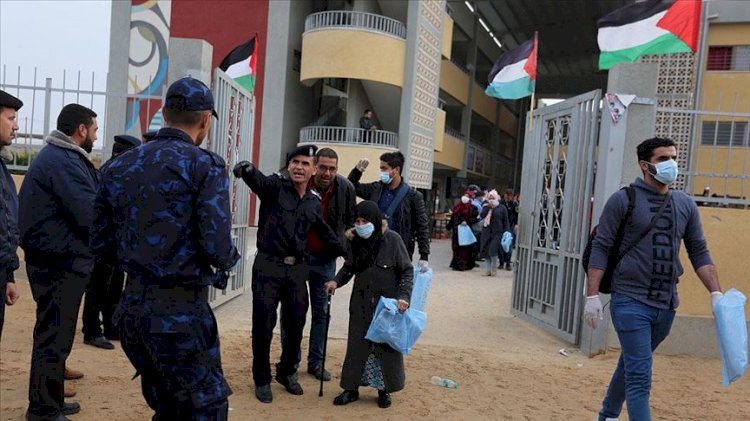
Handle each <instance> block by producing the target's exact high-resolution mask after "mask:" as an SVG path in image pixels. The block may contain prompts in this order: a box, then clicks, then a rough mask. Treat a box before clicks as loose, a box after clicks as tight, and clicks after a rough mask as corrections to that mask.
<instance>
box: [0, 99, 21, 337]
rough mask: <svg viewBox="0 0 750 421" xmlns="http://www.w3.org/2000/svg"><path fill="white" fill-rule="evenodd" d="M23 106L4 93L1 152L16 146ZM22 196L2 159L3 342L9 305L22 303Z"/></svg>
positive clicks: (0, 254) (0, 263)
mask: <svg viewBox="0 0 750 421" xmlns="http://www.w3.org/2000/svg"><path fill="white" fill-rule="evenodd" d="M22 106H23V102H21V100H20V99H18V98H16V97H14V96H13V95H11V94H9V93H7V92H5V91H0V150H2V149H4V148H5V147H7V146H9V145H10V144H11V143H13V139H14V138H15V137H16V130H18V120H17V119H18V110H19V109H20V108H21V107H22ZM17 248H18V195H17V194H16V183H14V182H13V177H11V175H10V172H8V167H6V166H5V162H4V161H3V160H2V159H0V338H2V335H3V321H4V319H5V305H6V304H7V305H9V306H12V305H13V304H15V303H16V301H18V297H19V295H18V288H16V282H15V279H14V277H13V272H14V271H15V270H16V269H18V254H16V249H17Z"/></svg>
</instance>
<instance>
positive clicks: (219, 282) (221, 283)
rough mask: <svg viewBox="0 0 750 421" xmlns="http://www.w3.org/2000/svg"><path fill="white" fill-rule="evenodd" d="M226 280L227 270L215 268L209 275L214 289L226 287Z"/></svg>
mask: <svg viewBox="0 0 750 421" xmlns="http://www.w3.org/2000/svg"><path fill="white" fill-rule="evenodd" d="M238 165H239V164H238ZM235 168H236V167H235ZM228 281H229V272H227V271H223V270H217V271H216V272H214V275H213V276H212V277H211V286H213V287H214V288H216V289H226V287H227V282H228Z"/></svg>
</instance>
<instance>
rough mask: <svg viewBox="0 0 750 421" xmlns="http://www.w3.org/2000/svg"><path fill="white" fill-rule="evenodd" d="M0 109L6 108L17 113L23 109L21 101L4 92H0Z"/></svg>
mask: <svg viewBox="0 0 750 421" xmlns="http://www.w3.org/2000/svg"><path fill="white" fill-rule="evenodd" d="M0 107H8V108H12V109H14V110H16V111H18V110H19V109H21V107H23V101H21V100H20V99H18V98H16V97H14V96H13V95H11V94H9V93H7V92H5V91H0Z"/></svg>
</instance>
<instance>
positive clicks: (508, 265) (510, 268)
mask: <svg viewBox="0 0 750 421" xmlns="http://www.w3.org/2000/svg"><path fill="white" fill-rule="evenodd" d="M505 270H513V268H512V267H511V266H510V262H508V263H506V264H505Z"/></svg>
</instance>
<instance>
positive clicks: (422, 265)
mask: <svg viewBox="0 0 750 421" xmlns="http://www.w3.org/2000/svg"><path fill="white" fill-rule="evenodd" d="M428 270H430V267H429V266H428V265H427V260H420V261H419V272H420V273H425V272H427V271H428Z"/></svg>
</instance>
